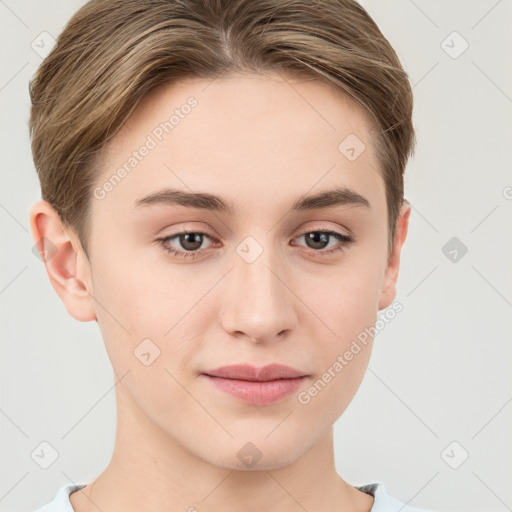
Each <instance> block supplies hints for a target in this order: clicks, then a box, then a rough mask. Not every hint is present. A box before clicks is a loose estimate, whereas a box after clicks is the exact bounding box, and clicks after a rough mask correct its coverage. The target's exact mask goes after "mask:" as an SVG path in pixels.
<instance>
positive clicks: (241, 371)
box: [203, 364, 309, 405]
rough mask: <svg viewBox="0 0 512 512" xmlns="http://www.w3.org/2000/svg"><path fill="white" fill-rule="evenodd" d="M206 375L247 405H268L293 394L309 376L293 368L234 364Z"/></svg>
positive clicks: (217, 385)
mask: <svg viewBox="0 0 512 512" xmlns="http://www.w3.org/2000/svg"><path fill="white" fill-rule="evenodd" d="M203 376H204V377H205V378H206V379H208V381H209V382H211V383H212V384H213V385H214V386H215V387H216V389H219V390H221V391H223V392H225V393H227V394H229V395H231V396H234V397H236V398H238V399H240V400H242V401H244V402H246V403H250V404H254V405H265V404H271V403H275V402H277V401H279V400H282V399H284V398H285V397H287V396H289V395H291V394H292V393H293V392H295V391H297V389H298V388H299V387H300V386H301V384H302V383H303V382H304V381H305V380H307V378H308V377H309V376H308V374H306V373H305V372H302V371H300V370H298V369H296V368H291V367H290V366H284V365H279V364H272V365H267V366H263V367H261V368H256V367H254V366H250V365H231V366H223V367H221V368H216V369H215V370H209V371H207V372H204V373H203Z"/></svg>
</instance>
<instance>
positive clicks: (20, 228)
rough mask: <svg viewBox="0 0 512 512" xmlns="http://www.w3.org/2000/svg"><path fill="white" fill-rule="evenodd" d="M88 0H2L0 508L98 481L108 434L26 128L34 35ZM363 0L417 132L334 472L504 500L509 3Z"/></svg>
mask: <svg viewBox="0 0 512 512" xmlns="http://www.w3.org/2000/svg"><path fill="white" fill-rule="evenodd" d="M83 3H84V2H83V1H78V0H73V1H70V0H68V1H65V2H64V1H60V2H59V1H56V0H53V1H44V2H43V1H37V0H31V1H28V0H24V1H14V0H0V23H1V27H0V31H1V32H0V37H1V45H0V57H1V66H0V108H1V126H0V129H1V133H0V144H1V155H0V158H1V166H0V168H1V173H2V186H1V188H0V222H1V238H2V240H1V243H2V251H1V258H2V261H1V266H0V268H1V273H0V301H1V304H0V312H1V334H2V344H1V357H0V361H1V403H0V428H1V454H0V477H1V481H0V510H1V511H22V510H27V511H29V510H34V509H35V508H36V507H39V506H41V505H42V504H44V503H47V502H49V501H50V500H51V499H53V497H54V495H55V493H56V491H57V489H58V488H59V487H60V486H62V485H64V484H69V483H72V482H86V481H91V480H92V479H94V478H95V477H96V476H97V475H98V474H99V473H100V472H101V471H102V470H103V468H104V467H105V466H106V465H107V463H108V462H109V460H110V456H111V452H112V447H113V442H114V432H115V421H116V418H115V396H114V389H113V386H114V379H113V373H112V369H111V366H110V362H109V360H108V358H107V355H106V351H105V349H104V346H103V341H102V339H101V336H100V333H99V329H98V327H97V325H96V323H95V322H92V323H81V322H78V321H76V320H74V319H73V318H72V317H70V316H69V315H68V314H67V312H66V310H65V308H64V306H63V305H62V303H61V302H60V299H59V298H58V296H57V294H56V293H55V292H54V290H53V288H52V287H51V285H50V282H49V280H48V278H47V275H46V271H45V269H44V266H43V264H42V263H41V261H40V260H39V259H38V258H37V257H36V256H35V254H34V252H33V250H32V249H33V245H34V242H33V240H32V236H31V234H30V229H29V219H28V213H29V208H30V206H31V204H32V203H33V202H35V201H36V200H37V199H38V198H39V197H40V189H39V183H38V181H37V176H36V173H35V169H34V165H33V162H32V157H31V152H30V141H29V136H28V129H27V121H28V116H29V108H30V103H29V95H28V81H29V79H30V77H31V76H32V75H33V73H34V71H35V70H36V68H37V66H38V65H39V64H40V62H41V60H42V58H41V56H40V55H39V54H38V53H37V52H36V51H34V49H33V43H32V42H33V41H34V40H36V39H37V38H38V37H41V36H40V34H41V33H43V32H47V33H48V34H50V36H52V37H55V38H56V37H57V35H58V34H59V33H60V31H61V30H62V29H63V27H64V25H65V23H66V22H67V20H68V19H69V18H70V16H71V15H72V14H73V13H74V12H75V11H76V10H77V9H78V8H79V7H80V6H81V5H82V4H83ZM362 3H363V5H364V6H365V7H366V9H367V10H368V11H369V13H370V15H371V16H372V17H373V18H374V19H375V21H376V22H377V24H378V25H379V27H380V28H381V30H382V31H383V33H384V34H385V35H386V36H387V37H388V39H389V40H390V42H391V44H392V45H393V46H394V48H395V49H396V51H397V53H398V55H399V57H400V59H401V61H402V63H403V65H404V67H405V69H406V71H407V72H408V74H409V76H410V79H411V83H412V85H413V92H414V95H415V111H414V122H415V127H416V130H417V139H418V145H417V149H416V155H415V157H414V159H413V160H411V162H410V164H409V166H408V169H407V173H406V197H407V198H408V200H409V201H410V202H411V204H412V207H413V211H412V216H411V223H410V229H409V236H408V240H407V241H406V244H405V247H404V251H403V255H402V267H401V274H400V278H399V283H398V295H397V300H398V301H400V302H401V303H402V304H403V307H404V309H403V311H402V312H401V313H400V314H399V315H397V317H396V318H395V319H394V320H393V322H391V323H390V324H389V325H388V326H387V327H386V328H385V329H384V330H382V332H381V333H380V334H379V335H378V337H377V338H376V340H375V345H374V351H373V353H372V357H371V360H370V364H369V369H368V371H367V374H366V376H365V378H364V380H363V383H362V384H361V387H360V389H359V391H358V393H357V395H356V397H355V398H354V400H353V402H352V403H351V405H350V406H349V408H348V410H347V411H346V412H345V414H344V415H343V416H342V417H341V418H340V419H339V420H338V421H337V423H336V425H335V442H336V464H337V469H338V472H339V473H340V474H341V475H342V476H343V478H345V479H346V480H347V481H348V482H349V483H352V484H353V485H359V484H363V483H369V482H384V483H385V485H386V488H387V490H388V492H389V493H390V494H391V495H392V496H395V497H396V498H398V499H400V500H402V501H404V502H408V503H409V504H410V505H412V506H416V507H421V508H428V509H431V510H438V511H452V512H459V511H460V512H462V511H464V512H472V511H485V512H491V511H496V512H501V511H506V510H512V487H511V486H510V482H511V481H512V464H511V457H510V455H511V453H512V436H511V435H510V432H511V424H512V403H511V401H512V379H511V353H512V343H511V327H512V326H511V323H512V321H511V319H512V315H511V313H512V270H511V269H512V266H511V261H512V243H511V236H510V234H511V233H512V231H511V220H512V216H511V212H512V199H511V198H512V175H511V172H510V171H511V163H512V162H511V160H512V158H511V150H510V148H511V142H512V116H511V111H512V77H511V74H512V73H511V61H510V55H511V54H512V44H511V43H512V23H511V22H512V2H511V1H510V0H501V1H496V0H480V1H464V2H461V1H447V0H442V1H441V0H414V1H412V0H410V1H409V0H393V1H392V0H385V1H383V0H366V1H364V2H362ZM44 37H47V36H44ZM466 46H467V47H466ZM447 244H448V245H447ZM454 250H455V251H456V253H455V252H454ZM465 251H467V252H465ZM41 443H49V445H51V447H53V449H54V450H55V452H56V454H57V458H56V460H55V461H54V462H53V464H51V466H50V467H48V468H47V469H44V468H43V467H41V466H40V464H39V463H38V461H37V457H35V456H34V453H35V452H37V451H38V450H39V451H40V450H41V448H45V447H46V449H47V450H48V451H47V453H49V450H51V449H50V448H49V447H48V445H47V444H41Z"/></svg>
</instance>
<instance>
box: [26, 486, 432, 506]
mask: <svg viewBox="0 0 512 512" xmlns="http://www.w3.org/2000/svg"><path fill="white" fill-rule="evenodd" d="M86 485H87V484H83V483H82V484H71V485H65V486H63V487H61V488H60V489H59V491H58V492H57V494H56V496H55V498H54V499H53V501H52V502H51V503H48V504H47V505H44V506H43V507H41V508H38V509H37V510H36V511H35V512H74V510H73V507H72V506H71V503H70V501H69V495H70V494H71V493H72V492H74V491H77V490H78V489H81V488H82V487H85V486H86ZM355 487H356V489H359V490H360V491H363V492H366V493H367V494H371V495H372V496H373V497H374V502H373V506H372V509H371V511H370V512H428V511H427V510H423V509H419V508H413V507H409V506H407V505H405V504H404V503H402V502H401V501H398V500H397V499H395V498H392V497H391V496H390V495H389V494H388V493H387V492H386V487H385V486H384V484H383V483H372V484H366V485H361V486H355Z"/></svg>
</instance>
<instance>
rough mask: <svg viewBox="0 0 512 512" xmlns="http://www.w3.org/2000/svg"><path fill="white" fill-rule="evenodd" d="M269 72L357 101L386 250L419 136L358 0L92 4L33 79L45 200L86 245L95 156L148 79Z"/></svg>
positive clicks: (402, 83) (399, 74) (407, 93)
mask: <svg viewBox="0 0 512 512" xmlns="http://www.w3.org/2000/svg"><path fill="white" fill-rule="evenodd" d="M272 70H279V71H287V72H289V73H293V74H297V75H299V76H307V77H313V78H317V79H320V80H323V81H324V82H326V83H329V84H332V86H333V87H335V88H336V89H337V90H339V91H340V92H342V93H344V94H345V95H347V97H349V98H352V99H354V100H355V101H356V102H358V104H359V105H360V106H361V107H362V108H363V109H364V112H365V115H366V116H367V118H368V122H369V124H370V127H371V131H372V134H373V136H372V144H373V146H374V149H375V151H376V153H377V155H378V157H379V168H378V172H380V173H381V174H382V177H383V179H384V182H385V186H386V200H387V218H388V241H389V246H388V249H389V252H390V251H391V248H392V244H393V239H394V233H395V225H396V220H397V217H398V212H399V210H400V207H401V206H402V204H403V201H404V197H403V194H404V187H403V173H404V170H405V167H406V163H407V160H408V157H409V155H410V154H412V152H413V145H414V130H413V125H412V102H413V99H412V91H411V88H410V84H409V81H408V79H407V75H406V73H405V72H404V70H403V69H402V66H401V64H400V62H399V59H398V57H397V55H396V53H395V51H394V50H393V48H392V47H391V45H390V44H389V42H388V41H387V40H386V38H385V37H384V36H383V35H382V33H381V31H380V30H379V28H378V27H377V25H376V24H375V23H374V21H373V20H372V19H371V18H370V16H369V15H368V14H367V13H366V11H365V10H364V9H363V7H361V6H360V5H359V4H358V3H357V2H355V1H354V0H329V1H322V2H310V1H308V0H303V1H282V0H262V1H258V2H253V1H251V0H242V1H237V2H228V1H223V0H212V1H208V0H186V1H181V2H175V1H167V0H141V1H137V2H127V1H124V0H110V1H108V2H105V1H99V0H93V1H91V2H88V3H87V4H86V5H84V6H83V7H82V8H81V9H80V10H79V11H78V12H77V13H76V14H75V15H74V16H73V17H72V19H71V20H70V21H69V23H68V25H67V26H66V28H65V29H64V31H63V32H62V33H61V34H60V36H59V38H58V39H57V44H56V46H55V47H54V48H53V50H52V51H51V53H50V54H49V55H48V57H47V58H46V59H45V60H44V62H43V63H42V65H41V66H40V68H39V69H38V70H37V73H36V74H35V76H34V78H33V79H32V81H31V83H30V94H31V99H32V110H31V116H30V133H31V137H32V153H33V158H34V163H35V166H36V169H37V172H38V175H39V179H40V182H41V193H42V198H43V199H45V200H47V201H48V202H49V203H50V204H51V205H52V206H53V207H54V208H55V210H56V211H57V212H58V213H59V214H60V215H61V218H62V220H63V222H64V223H65V224H66V225H68V226H69V227H71V228H72V229H73V231H74V232H75V233H76V234H77V235H78V238H79V240H80V242H81V245H82V247H83V248H84V250H85V253H86V254H87V253H88V250H87V249H88V243H87V242H88V236H89V234H90V215H89V212H90V202H91V200H92V199H93V185H94V183H95V182H96V181H97V168H98V161H97V155H98V153H99V152H100V150H101V149H102V148H103V147H104V146H105V145H106V144H108V141H109V140H111V139H112V137H113V136H114V135H115V134H116V133H117V132H118V131H119V129H120V128H121V127H122V125H123V123H124V122H125V121H126V120H127V119H128V117H129V116H130V114H131V113H132V112H133V111H134V110H135V109H136V107H137V105H138V104H139V103H140V102H141V101H142V99H143V98H144V97H145V96H146V95H148V94H149V93H150V92H151V90H152V89H153V88H155V87H157V86H158V85H159V84H161V83H162V82H166V81H169V82H172V81H176V80H179V79H180V78H184V77H187V76H191V75H192V76H199V77H202V78H206V79H213V78H216V77H220V76H223V75H224V76H225V75H228V74H230V73H236V72H258V71H259V72H262V71H263V72H265V71H272ZM340 142H341V141H340Z"/></svg>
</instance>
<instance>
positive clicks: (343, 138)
mask: <svg viewBox="0 0 512 512" xmlns="http://www.w3.org/2000/svg"><path fill="white" fill-rule="evenodd" d="M122 169H124V171H123V172H118V171H119V170H122ZM377 169H378V163H377V161H376V157H375V154H374V150H373V147H372V143H371V140H370V135H369V130H368V123H367V116H366V114H365V112H364V110H363V108H362V107H360V106H359V105H358V104H356V103H355V102H354V101H353V100H349V99H347V98H346V97H345V96H344V95H343V94H341V93H340V92H339V91H336V90H335V89H334V87H332V86H330V85H328V84H326V83H324V82H321V81H318V80H312V79H308V78H302V79H297V78H293V79H292V78H291V77H287V76H286V75H283V74H270V75H260V74H254V75H251V74H249V75H231V76H227V77H224V78H222V79H215V80H206V79H200V78H188V79H184V80H181V81H179V82H176V83H172V84H170V83H168V84H162V86H160V87H159V88H157V89H155V90H154V91H152V93H150V94H149V95H148V96H147V97H146V98H145V99H144V100H143V101H142V102H141V104H140V105H139V106H138V108H137V109H136V110H135V112H134V113H133V114H132V115H131V117H130V118H129V119H128V121H127V122H126V123H125V124H124V126H123V127H122V128H121V130H120V131H119V132H118V133H117V134H116V136H115V137H114V138H113V140H112V141H111V142H110V143H109V144H108V145H107V146H106V147H105V149H104V151H103V153H102V155H101V166H100V170H101V172H100V175H99V176H98V179H97V180H96V185H97V186H99V187H102V186H103V185H104V184H105V183H107V182H109V181H110V182H111V186H108V187H107V188H108V194H107V195H106V197H105V200H104V201H102V206H104V205H105V204H109V205H110V206H113V205H115V208H116V209H119V210H122V211H125V212H126V211H129V210H131V209H132V207H133V206H134V204H135V202H136V201H137V199H138V198H140V197H141V196H143V195H145V194H146V195H147V194H149V193H151V192H154V191H155V190H156V189H159V188H162V186H169V187H172V188H181V189H183V190H189V191H200V192H204V191H207V192H210V193H212V194H216V195H220V196H229V197H236V198H238V203H240V204H245V205H246V206H250V205H251V204H252V206H254V207H256V208H261V207H262V200H263V199H264V198H266V199H268V200H269V201H270V200H272V201H273V202H274V203H276V201H277V202H279V198H280V197H283V196H287V195H292V196H293V197H294V198H295V197H296V196H299V195H303V194H304V193H305V192H307V191H308V190H313V189H315V187H317V188H320V189H325V188H326V187H328V186H330V185H332V186H338V185H344V186H348V187H350V188H353V189H356V190H357V191H358V192H360V193H362V194H363V193H365V195H366V196H373V201H372V202H374V203H377V205H376V206H377V207H378V206H379V203H380V205H381V206H382V205H383V200H384V198H383V194H384V188H383V183H382V180H381V178H380V175H379V173H378V172H377ZM115 174H117V175H121V177H119V176H114V175H115ZM111 178H115V179H114V180H112V179H111ZM378 196H380V197H378ZM93 207H94V205H93Z"/></svg>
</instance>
